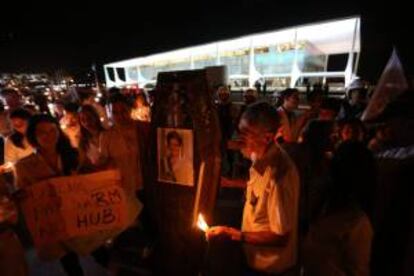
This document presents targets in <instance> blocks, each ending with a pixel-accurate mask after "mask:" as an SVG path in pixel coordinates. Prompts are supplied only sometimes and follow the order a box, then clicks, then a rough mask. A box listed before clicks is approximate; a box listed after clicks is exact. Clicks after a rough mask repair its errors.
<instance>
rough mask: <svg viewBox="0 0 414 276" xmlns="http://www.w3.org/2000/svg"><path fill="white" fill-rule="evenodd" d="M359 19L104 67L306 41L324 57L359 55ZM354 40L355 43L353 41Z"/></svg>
mask: <svg viewBox="0 0 414 276" xmlns="http://www.w3.org/2000/svg"><path fill="white" fill-rule="evenodd" d="M359 29H360V18H359V17H352V18H346V19H341V20H334V21H328V22H322V23H317V24H309V25H304V26H298V27H291V28H286V29H282V30H277V31H272V32H265V33H260V34H253V35H247V36H243V37H239V38H235V39H229V40H223V41H218V42H215V43H208V44H204V45H199V46H194V47H187V48H183V49H178V50H173V51H168V52H164V53H158V54H153V55H149V56H145V57H138V58H133V59H128V60H123V61H119V62H113V63H109V64H106V65H105V66H106V67H130V66H141V65H152V64H154V63H157V62H160V61H165V60H182V59H189V58H190V57H191V56H197V55H212V56H215V55H216V53H217V52H223V51H234V50H239V49H246V48H250V47H251V46H253V47H259V46H260V47H266V46H271V45H278V44H281V43H287V42H294V41H298V42H299V41H306V42H309V43H311V44H312V45H314V46H315V47H316V48H317V49H318V50H319V51H321V52H322V53H324V54H337V53H348V52H351V51H352V52H359V51H360V37H359ZM354 37H355V40H354Z"/></svg>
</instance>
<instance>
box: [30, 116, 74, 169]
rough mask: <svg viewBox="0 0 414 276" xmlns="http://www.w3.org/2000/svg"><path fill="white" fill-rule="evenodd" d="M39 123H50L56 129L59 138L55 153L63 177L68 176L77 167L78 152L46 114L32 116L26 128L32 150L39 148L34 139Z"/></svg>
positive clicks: (54, 121)
mask: <svg viewBox="0 0 414 276" xmlns="http://www.w3.org/2000/svg"><path fill="white" fill-rule="evenodd" d="M40 123H51V124H54V125H55V126H56V127H57V129H58V131H59V138H58V141H57V143H56V151H57V152H58V154H59V156H60V158H61V160H62V165H63V173H64V174H65V175H70V174H71V172H72V171H73V170H75V169H76V168H77V167H78V162H79V159H78V152H77V150H76V149H74V148H73V147H72V146H71V144H70V141H69V138H68V137H67V136H66V135H65V134H64V133H63V132H62V130H61V129H60V126H59V123H58V122H57V121H56V120H55V118H53V117H52V116H50V115H46V114H39V115H34V116H32V117H31V118H30V120H29V125H28V127H27V133H26V136H27V140H28V141H29V143H30V144H31V145H32V146H33V147H34V148H39V143H38V142H37V137H36V128H37V126H38V124H40Z"/></svg>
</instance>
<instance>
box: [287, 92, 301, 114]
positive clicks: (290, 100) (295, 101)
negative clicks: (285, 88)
mask: <svg viewBox="0 0 414 276" xmlns="http://www.w3.org/2000/svg"><path fill="white" fill-rule="evenodd" d="M283 106H284V107H285V108H286V109H287V110H294V109H296V108H298V106H299V93H297V92H296V93H293V94H292V95H290V96H289V97H287V98H286V99H285V101H284V102H283Z"/></svg>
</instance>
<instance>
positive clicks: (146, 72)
mask: <svg viewBox="0 0 414 276" xmlns="http://www.w3.org/2000/svg"><path fill="white" fill-rule="evenodd" d="M139 69H140V71H141V76H142V77H143V78H145V79H146V80H156V79H157V72H156V70H155V67H154V66H152V65H142V66H140V67H139Z"/></svg>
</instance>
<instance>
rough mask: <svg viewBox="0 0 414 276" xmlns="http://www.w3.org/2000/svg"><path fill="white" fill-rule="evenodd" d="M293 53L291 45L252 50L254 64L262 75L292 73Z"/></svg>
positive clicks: (285, 44)
mask: <svg viewBox="0 0 414 276" xmlns="http://www.w3.org/2000/svg"><path fill="white" fill-rule="evenodd" d="M294 57H295V51H294V49H293V44H292V43H284V44H279V45H276V46H269V47H258V48H255V49H254V64H255V67H256V70H257V71H258V72H259V73H260V74H262V75H272V74H288V73H290V72H291V71H292V65H293V60H294Z"/></svg>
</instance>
